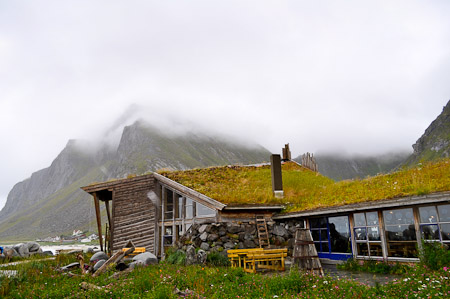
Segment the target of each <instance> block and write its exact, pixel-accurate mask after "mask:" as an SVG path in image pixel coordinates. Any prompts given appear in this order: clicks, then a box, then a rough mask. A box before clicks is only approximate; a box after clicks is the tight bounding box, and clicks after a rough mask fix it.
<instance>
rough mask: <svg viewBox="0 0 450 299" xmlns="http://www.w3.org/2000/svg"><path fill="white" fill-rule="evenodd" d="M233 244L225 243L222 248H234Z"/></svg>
mask: <svg viewBox="0 0 450 299" xmlns="http://www.w3.org/2000/svg"><path fill="white" fill-rule="evenodd" d="M234 246H235V244H234V243H233V242H226V243H225V244H223V247H224V248H225V249H231V248H234Z"/></svg>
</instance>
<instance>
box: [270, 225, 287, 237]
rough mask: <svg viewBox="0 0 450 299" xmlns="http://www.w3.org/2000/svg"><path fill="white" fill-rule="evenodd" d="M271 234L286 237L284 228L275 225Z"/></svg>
mask: <svg viewBox="0 0 450 299" xmlns="http://www.w3.org/2000/svg"><path fill="white" fill-rule="evenodd" d="M273 234H274V235H277V236H280V237H283V236H286V235H287V234H288V232H287V230H286V228H284V226H281V225H275V227H274V228H273Z"/></svg>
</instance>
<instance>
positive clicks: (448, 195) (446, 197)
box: [272, 192, 450, 220]
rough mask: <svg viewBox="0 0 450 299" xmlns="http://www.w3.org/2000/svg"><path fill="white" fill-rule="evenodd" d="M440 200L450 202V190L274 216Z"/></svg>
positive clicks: (322, 212) (301, 216) (306, 214)
mask: <svg viewBox="0 0 450 299" xmlns="http://www.w3.org/2000/svg"><path fill="white" fill-rule="evenodd" d="M439 202H450V192H441V193H433V194H429V195H423V196H409V197H402V198H397V199H384V200H376V201H369V202H362V203H356V204H349V205H344V206H334V207H329V208H319V209H314V210H307V211H300V212H291V213H285V214H278V215H275V216H273V217H272V218H273V219H276V220H278V219H280V220H281V219H289V218H303V217H311V216H320V215H327V214H340V213H348V212H355V211H362V210H372V209H384V208H395V207H405V206H411V205H420V204H430V203H439Z"/></svg>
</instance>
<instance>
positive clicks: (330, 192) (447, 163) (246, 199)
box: [159, 159, 450, 212]
mask: <svg viewBox="0 0 450 299" xmlns="http://www.w3.org/2000/svg"><path fill="white" fill-rule="evenodd" d="M159 173H160V174H161V175H163V176H165V177H167V178H169V179H172V180H174V181H176V182H178V183H180V184H182V185H184V186H186V187H189V188H191V189H193V190H195V191H198V192H200V193H203V194H205V195H206V196H209V197H211V198H213V199H215V200H218V201H220V202H222V203H224V204H227V205H230V206H231V205H246V204H265V205H268V204H284V205H286V210H285V212H298V211H304V210H310V209H316V208H324V207H332V206H341V205H346V204H354V203H362V202H370V201H376V200H384V199H392V198H399V197H405V196H412V195H425V194H429V193H434V192H443V191H450V159H445V160H441V161H438V162H435V163H426V164H423V165H422V164H419V165H418V166H417V167H416V168H412V169H402V170H400V171H397V172H395V173H392V174H384V175H378V176H374V177H368V178H366V179H362V180H351V181H341V182H334V181H333V180H331V179H329V178H327V177H325V176H322V175H321V174H319V173H315V172H313V171H311V170H309V169H306V168H304V167H302V166H300V165H298V164H296V163H294V162H288V163H284V164H283V165H282V176H283V189H284V194H285V196H284V198H283V199H278V198H275V197H274V196H273V194H272V183H271V172H270V165H263V166H222V167H210V168H203V169H193V170H185V171H160V172H159Z"/></svg>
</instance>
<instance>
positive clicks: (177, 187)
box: [153, 173, 227, 210]
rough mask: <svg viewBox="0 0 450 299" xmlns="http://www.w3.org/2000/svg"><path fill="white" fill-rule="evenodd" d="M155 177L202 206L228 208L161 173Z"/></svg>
mask: <svg viewBox="0 0 450 299" xmlns="http://www.w3.org/2000/svg"><path fill="white" fill-rule="evenodd" d="M153 176H154V177H155V179H157V180H158V181H159V182H161V183H163V184H165V185H167V186H168V187H170V188H173V189H174V190H175V191H176V192H178V193H179V194H181V195H182V196H186V197H190V198H192V199H194V200H196V201H198V202H199V203H201V204H202V205H205V206H207V207H208V208H211V209H216V210H222V209H223V208H224V207H226V206H227V205H226V204H223V203H221V202H219V201H217V200H215V199H212V198H210V197H208V196H206V195H204V194H202V193H200V192H197V191H195V190H192V189H190V188H188V187H186V186H183V185H181V184H180V183H177V182H175V181H173V180H171V179H169V178H166V177H165V176H162V175H160V174H159V173H154V174H153Z"/></svg>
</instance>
